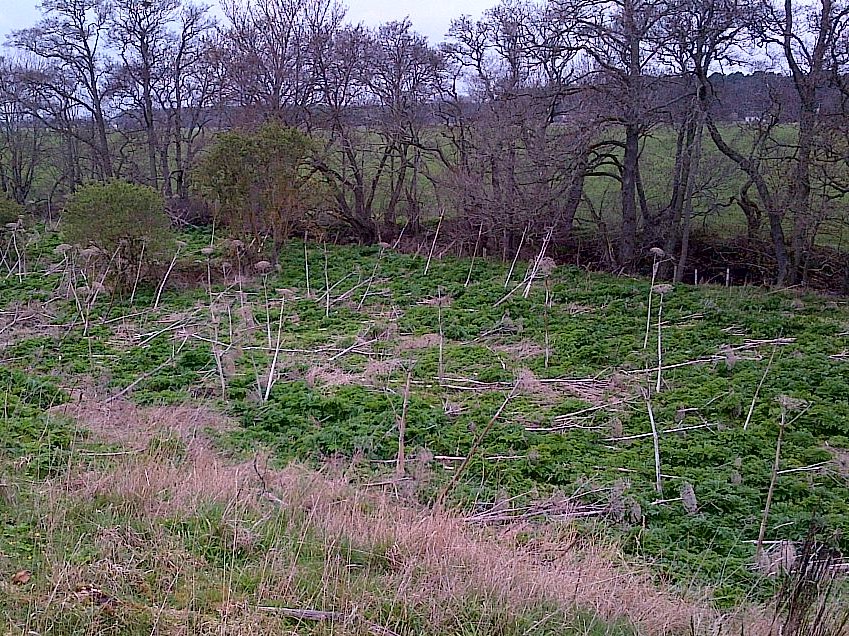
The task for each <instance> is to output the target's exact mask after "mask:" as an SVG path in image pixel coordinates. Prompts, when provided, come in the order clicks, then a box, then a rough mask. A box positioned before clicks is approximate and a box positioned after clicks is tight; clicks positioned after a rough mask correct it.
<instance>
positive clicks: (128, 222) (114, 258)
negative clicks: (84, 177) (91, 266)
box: [62, 181, 173, 289]
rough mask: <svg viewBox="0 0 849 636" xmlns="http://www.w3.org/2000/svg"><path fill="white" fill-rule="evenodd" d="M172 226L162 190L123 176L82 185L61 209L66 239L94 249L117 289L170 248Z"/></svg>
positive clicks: (160, 258) (161, 257) (123, 286)
mask: <svg viewBox="0 0 849 636" xmlns="http://www.w3.org/2000/svg"><path fill="white" fill-rule="evenodd" d="M170 226H171V224H170V221H169V219H168V215H167V214H166V213H165V202H164V200H163V198H162V195H160V194H159V193H158V192H157V191H156V190H154V189H153V188H149V187H147V186H141V185H135V184H132V183H127V182H125V181H109V182H106V183H92V184H90V185H86V186H83V187H82V188H80V189H79V190H77V192H76V193H75V194H74V195H73V196H72V197H71V199H70V200H69V201H68V203H67V205H66V206H65V210H64V212H63V214H62V230H63V232H64V234H65V238H66V240H67V241H68V242H69V243H73V244H74V245H76V246H78V247H80V248H90V247H96V248H98V254H97V256H98V258H99V260H100V261H105V262H106V263H108V264H109V265H108V267H109V270H108V271H109V277H110V280H111V281H113V282H114V285H115V287H117V288H118V289H123V288H126V287H127V286H128V285H129V284H132V282H133V280H134V279H135V277H136V275H137V273H138V272H139V271H140V270H144V269H146V268H147V269H149V267H150V266H151V265H153V264H155V263H157V262H159V261H160V260H162V259H163V258H165V257H166V256H167V254H169V253H170V252H171V250H172V243H173V236H172V234H171V232H170ZM87 258H88V259H91V258H93V257H92V256H87ZM143 273H144V272H143Z"/></svg>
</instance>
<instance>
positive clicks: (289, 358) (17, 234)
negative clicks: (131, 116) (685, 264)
mask: <svg viewBox="0 0 849 636" xmlns="http://www.w3.org/2000/svg"><path fill="white" fill-rule="evenodd" d="M179 238H180V239H181V240H182V241H183V247H182V248H181V251H180V252H179V254H178V256H177V257H176V259H175V261H174V267H173V268H172V269H171V270H170V273H169V274H168V275H167V279H166V280H164V284H163V279H164V278H165V268H163V270H162V273H161V276H162V277H163V279H160V280H153V281H151V282H148V283H143V284H140V285H139V286H138V288H137V289H134V290H132V291H130V290H127V291H126V292H124V293H123V294H120V295H118V294H116V295H110V294H109V293H108V291H106V289H105V288H104V286H103V285H102V284H101V283H102V282H103V281H106V280H108V271H107V270H105V269H102V268H100V269H98V268H97V267H94V266H92V265H91V264H90V263H88V262H87V261H86V260H85V257H84V256H83V255H81V254H79V253H76V252H74V251H63V248H59V247H58V246H59V245H60V243H61V242H62V237H61V236H60V235H59V234H57V233H56V232H54V231H50V230H48V229H46V228H44V227H43V226H32V227H29V228H26V229H20V230H15V231H14V233H11V231H7V232H6V233H5V234H3V235H2V236H1V237H0V239H1V240H0V248H2V254H3V260H2V261H0V391H2V395H3V400H2V404H3V413H2V417H0V625H2V628H0V629H2V631H3V632H4V633H11V634H32V633H38V634H72V633H73V634H77V633H79V634H88V633H91V634H95V633H96V634H103V633H112V634H143V633H144V634H153V633H163V634H172V633H173V634H183V633H185V634H189V633H191V634H200V633H209V634H212V633H216V634H219V633H227V634H241V633H245V634H247V633H253V634H256V633H297V634H300V633H304V634H325V633H326V634H330V633H335V634H360V633H374V634H468V635H472V634H505V635H507V634H528V633H533V634H552V635H553V634H562V633H572V631H574V632H575V633H582V634H630V633H645V634H684V633H685V632H686V633H691V631H695V632H697V633H707V632H708V631H711V633H717V632H716V630H715V626H716V625H717V624H721V625H724V627H721V628H720V631H721V630H722V629H728V630H733V631H735V633H740V632H741V630H743V631H746V630H748V629H750V631H748V632H747V633H761V632H759V631H758V629H760V628H758V627H757V625H761V623H759V622H758V621H760V620H761V619H762V618H763V615H765V614H766V613H768V610H767V608H769V607H770V605H769V603H770V599H771V598H773V597H774V595H775V593H776V591H777V590H778V589H779V588H780V587H781V585H782V582H783V577H782V574H781V559H782V558H784V557H783V556H782V555H783V554H784V552H782V550H786V546H788V545H790V544H788V543H787V542H799V541H801V540H803V539H804V537H805V536H806V534H807V533H808V532H809V529H810V528H811V527H812V524H816V526H817V527H818V528H819V534H818V536H819V537H820V539H821V541H822V542H823V543H824V544H828V545H829V546H831V547H832V548H833V549H835V550H839V551H841V552H842V553H843V554H846V553H847V552H849V303H847V302H846V300H845V299H843V298H826V297H821V296H816V295H809V294H805V293H793V292H784V291H771V290H768V289H762V288H750V287H736V288H723V287H713V286H700V287H693V286H687V285H680V286H677V287H675V288H674V289H670V288H652V287H651V284H650V282H649V281H647V280H641V279H632V278H626V277H616V276H612V275H605V274H595V273H592V274H591V273H587V272H585V271H582V270H579V269H577V268H571V267H563V266H561V267H552V266H551V264H548V263H546V264H544V266H543V267H541V268H540V269H539V271H538V272H537V275H536V276H534V277H531V276H530V268H531V265H530V264H527V263H519V264H517V266H516V267H515V270H514V271H512V272H511V271H510V270H511V264H510V263H501V262H496V261H492V260H483V259H480V258H478V259H475V260H469V259H454V258H447V257H446V258H440V254H439V250H438V249H437V250H436V254H435V255H434V258H433V259H432V260H430V259H428V258H426V257H425V256H414V255H409V254H402V253H398V252H395V251H393V250H391V249H383V248H380V247H355V246H332V245H326V246H325V245H315V244H306V245H305V244H304V243H302V242H298V241H293V242H291V243H290V244H289V245H288V247H287V249H286V250H285V252H284V253H283V254H282V256H281V262H280V268H279V271H271V272H270V273H266V274H259V273H255V272H246V273H239V272H238V267H237V263H235V262H234V261H233V258H232V256H231V255H230V253H229V252H228V245H227V243H226V242H225V241H222V240H220V239H219V238H217V237H213V236H212V235H211V234H210V233H207V232H200V231H197V232H191V233H183V234H182V235H181V236H180V237H179ZM57 248H58V249H57ZM508 279H509V280H508ZM779 440H780V441H779ZM777 446H778V452H777ZM776 457H777V461H776ZM768 493H771V494H770V495H769V497H768ZM767 499H769V504H767ZM765 508H766V509H767V510H766V514H764V511H765ZM764 520H765V521H764ZM762 525H763V529H764V536H763V539H764V541H763V546H764V549H763V554H762V555H761V559H760V560H761V563H760V564H759V566H757V567H756V564H755V557H756V551H757V549H756V543H757V540H758V537H759V533H760V530H761V526H762ZM305 608H308V609H309V611H313V612H318V614H315V613H314V614H309V611H307V609H305ZM732 608H733V612H732ZM741 608H746V609H741ZM753 608H754V609H753ZM729 612H732V613H729ZM764 620H766V619H764ZM717 621H718V622H717ZM723 621H724V622H723ZM735 621H736V622H735ZM746 626H749V627H746ZM753 626H754V627H753ZM286 630H288V631H286ZM380 630H384V631H380ZM764 633H765V632H764Z"/></svg>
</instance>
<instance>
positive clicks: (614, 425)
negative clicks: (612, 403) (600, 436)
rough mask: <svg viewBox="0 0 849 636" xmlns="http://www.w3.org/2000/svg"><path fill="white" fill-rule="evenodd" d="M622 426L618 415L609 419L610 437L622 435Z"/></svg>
mask: <svg viewBox="0 0 849 636" xmlns="http://www.w3.org/2000/svg"><path fill="white" fill-rule="evenodd" d="M623 429H624V427H623V426H622V420H620V419H619V418H618V417H614V418H613V419H612V420H610V435H611V436H612V437H622V432H623Z"/></svg>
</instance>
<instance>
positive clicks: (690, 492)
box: [681, 481, 699, 515]
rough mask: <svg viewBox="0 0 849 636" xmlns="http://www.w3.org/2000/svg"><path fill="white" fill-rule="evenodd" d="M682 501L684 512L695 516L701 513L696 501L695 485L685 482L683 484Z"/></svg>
mask: <svg viewBox="0 0 849 636" xmlns="http://www.w3.org/2000/svg"><path fill="white" fill-rule="evenodd" d="M681 501H682V502H683V503H684V510H686V511H687V514H688V515H694V514H696V513H697V512H698V511H699V502H698V501H696V491H695V490H694V489H693V484H691V483H690V482H687V481H685V482H684V483H682V484H681Z"/></svg>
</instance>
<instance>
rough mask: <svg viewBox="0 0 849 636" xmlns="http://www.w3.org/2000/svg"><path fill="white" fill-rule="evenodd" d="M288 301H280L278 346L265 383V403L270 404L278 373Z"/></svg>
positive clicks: (275, 348)
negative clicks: (284, 309)
mask: <svg viewBox="0 0 849 636" xmlns="http://www.w3.org/2000/svg"><path fill="white" fill-rule="evenodd" d="M285 304H286V301H285V300H283V299H282V298H281V299H280V318H279V319H278V321H277V345H276V346H275V347H274V356H273V357H272V358H271V365H270V366H269V368H268V380H267V381H266V383H265V396H264V398H263V402H268V397H269V396H270V395H271V387H272V386H274V379H275V375H276V371H277V359H278V358H279V357H280V340H281V337H282V334H283V307H284V305H285Z"/></svg>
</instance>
